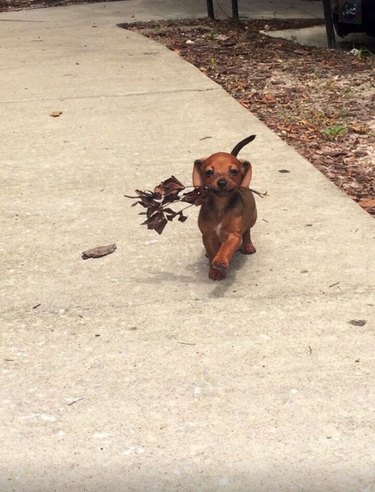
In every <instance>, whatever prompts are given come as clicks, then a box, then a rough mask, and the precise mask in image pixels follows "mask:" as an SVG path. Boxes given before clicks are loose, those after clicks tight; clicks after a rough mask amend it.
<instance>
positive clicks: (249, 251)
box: [241, 243, 257, 255]
mask: <svg viewBox="0 0 375 492" xmlns="http://www.w3.org/2000/svg"><path fill="white" fill-rule="evenodd" d="M256 251H257V250H256V249H255V246H254V244H253V243H247V244H244V245H242V247H241V253H242V254H243V255H253V254H254V253H256Z"/></svg>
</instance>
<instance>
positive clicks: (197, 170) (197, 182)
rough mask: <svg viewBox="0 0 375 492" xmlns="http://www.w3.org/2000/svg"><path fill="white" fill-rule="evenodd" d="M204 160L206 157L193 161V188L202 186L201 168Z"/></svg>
mask: <svg viewBox="0 0 375 492" xmlns="http://www.w3.org/2000/svg"><path fill="white" fill-rule="evenodd" d="M205 160H206V157H202V158H201V159H196V160H195V161H194V168H193V186H203V178H202V166H203V163H204V161H205Z"/></svg>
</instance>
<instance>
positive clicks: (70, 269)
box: [0, 1, 375, 492]
mask: <svg viewBox="0 0 375 492" xmlns="http://www.w3.org/2000/svg"><path fill="white" fill-rule="evenodd" d="M181 3H182V2H180V3H177V4H176V6H178V5H181ZM305 3H306V4H307V3H309V4H315V3H316V2H305ZM136 5H139V6H142V9H143V14H142V16H144V17H142V16H141V15H139V17H138V11H135V10H134V6H136ZM146 6H147V4H146V3H145V2H132V1H125V2H119V3H113V4H109V3H108V4H91V5H84V6H77V7H67V8H56V9H45V10H33V11H25V12H16V13H13V14H10V13H7V14H1V15H0V26H1V32H0V60H1V73H2V76H1V79H0V108H1V121H2V123H1V130H0V133H1V142H2V152H1V155H2V159H1V161H2V162H1V168H0V169H1V175H0V179H1V193H0V227H1V237H0V253H1V266H0V271H1V274H0V282H1V284H0V293H1V300H2V302H1V312H0V322H1V331H0V336H1V345H0V351H1V354H0V395H1V399H0V441H1V447H2V452H1V457H0V469H1V474H0V490H1V491H2V492H5V491H6V492H8V491H16V492H24V491H27V492H41V491H43V492H44V491H49V492H50V491H59V492H60V491H66V490H69V491H77V492H78V491H90V492H91V491H92V492H94V491H110V492H112V491H127V490H134V491H149V490H163V491H164V490H165V491H169V490H179V491H196V490H202V491H216V490H230V491H267V492H268V491H279V490H281V491H308V492H311V491H316V492H318V491H319V492H321V491H327V492H328V491H340V492H342V491H367V492H369V491H374V490H375V471H374V470H375V453H374V444H375V442H374V441H375V439H374V408H375V397H374V369H375V363H374V327H375V323H374V311H375V308H374V305H375V295H374V278H375V265H374V257H375V249H374V237H375V229H374V222H373V219H372V218H371V217H370V216H369V215H367V214H366V213H365V212H364V211H363V210H362V209H361V208H360V207H359V206H357V205H356V204H355V203H354V202H353V201H351V200H350V199H349V198H348V197H347V196H345V195H344V194H343V193H341V192H340V191H339V190H338V189H337V188H335V187H334V185H332V184H331V183H330V182H329V181H328V180H327V179H326V178H324V176H322V175H321V174H320V173H319V172H318V171H316V170H315V169H314V168H313V167H312V166H311V165H310V164H309V163H308V162H307V161H306V160H304V159H303V158H302V157H301V156H300V155H299V154H297V153H296V152H295V151H294V150H292V149H291V148H290V147H288V146H287V145H286V144H285V143H284V142H282V141H281V140H280V139H279V138H278V137H277V136H276V135H275V134H274V133H273V132H272V131H270V130H269V129H268V128H267V127H265V126H264V125H263V124H262V123H260V122H259V121H258V120H257V119H256V118H255V117H254V116H252V115H251V114H250V113H249V112H248V111H246V110H245V109H244V108H242V107H241V106H240V105H239V104H237V103H236V102H235V101H234V100H233V99H232V98H231V97H230V96H229V95H228V94H226V93H225V92H224V91H223V90H222V89H221V88H220V87H218V86H217V85H215V84H214V83H213V82H212V81H210V80H209V79H207V78H206V77H205V76H204V75H202V74H201V73H200V72H199V71H198V70H197V69H195V68H194V67H192V66H190V65H189V64H187V63H186V62H184V61H183V60H182V59H181V58H179V57H178V56H177V55H176V54H175V53H172V52H170V51H168V50H167V49H166V48H164V47H162V46H160V45H158V44H156V43H154V42H152V41H150V40H147V39H145V38H143V37H141V36H139V35H137V34H135V33H133V32H127V31H125V30H122V29H120V28H118V27H117V26H116V25H117V24H118V23H121V22H125V21H127V20H130V19H131V18H132V16H133V15H136V17H137V18H150V17H155V18H159V16H162V15H165V10H163V9H162V8H161V7H160V13H158V12H157V9H156V3H155V2H154V3H150V8H149V11H147V8H146ZM176 8H177V7H176ZM178 13H180V11H178ZM193 13H194V12H193V11H192V12H191V15H193ZM53 111H61V112H62V114H61V115H60V116H59V117H57V118H53V117H51V116H50V114H51V113H52V112H53ZM251 133H256V134H257V139H256V140H255V142H254V143H252V144H251V145H250V146H249V147H247V148H246V149H244V151H243V153H242V156H244V157H247V158H249V159H250V160H251V161H252V163H253V167H254V178H253V186H254V187H255V188H256V189H258V190H260V191H267V197H265V198H263V199H258V200H257V202H258V208H259V221H258V224H257V225H256V227H255V228H254V233H253V238H254V242H255V245H256V247H257V249H258V252H257V253H256V255H254V256H252V257H248V258H244V257H238V258H236V260H235V262H234V265H233V267H232V269H231V271H230V274H229V277H228V279H227V280H225V281H223V282H220V283H214V282H212V281H210V280H209V279H208V278H207V272H208V268H207V264H206V259H205V257H204V253H203V248H202V245H201V239H200V235H199V232H198V229H197V226H196V217H197V213H198V210H197V209H191V211H190V214H189V220H188V221H187V222H185V223H184V224H181V223H178V222H177V223H172V224H170V225H168V226H167V229H166V230H165V232H164V233H163V235H162V236H158V235H157V234H156V233H154V232H152V231H147V230H146V229H144V228H143V227H141V226H140V225H139V224H140V221H141V218H140V217H139V216H138V215H137V209H134V208H131V207H130V203H129V201H128V200H126V199H125V198H124V197H123V194H124V193H132V191H133V190H134V189H135V188H150V187H152V186H154V185H155V184H157V183H158V182H160V180H161V179H165V178H167V177H169V176H170V175H171V174H174V175H176V176H177V177H178V178H179V179H180V180H181V181H183V182H184V183H187V184H189V183H190V180H191V177H190V176H191V170H192V163H193V160H194V159H195V158H196V157H199V156H202V155H205V154H208V153H211V152H213V151H217V150H224V151H229V150H230V149H231V148H232V147H233V145H234V144H235V143H237V142H238V141H239V140H241V139H242V138H244V137H245V136H247V135H248V134H251ZM206 137H210V138H206ZM280 170H288V171H289V172H288V173H280ZM113 242H115V243H117V251H116V252H115V253H114V254H112V255H110V256H107V257H105V258H102V259H97V260H87V261H83V260H82V259H81V252H82V251H83V250H85V249H88V248H90V247H94V246H98V245H102V244H110V243H113Z"/></svg>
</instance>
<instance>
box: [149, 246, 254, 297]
mask: <svg viewBox="0 0 375 492" xmlns="http://www.w3.org/2000/svg"><path fill="white" fill-rule="evenodd" d="M246 256H247V255H243V254H241V253H240V252H237V253H236V254H235V255H234V257H233V260H232V262H231V265H230V267H229V269H228V276H227V277H226V278H225V279H223V280H220V281H213V280H211V279H209V278H208V270H209V262H208V260H207V257H206V255H205V254H204V252H202V255H201V256H200V257H199V258H197V260H196V261H195V262H194V263H190V264H188V265H186V266H185V272H186V270H187V271H188V273H185V274H183V273H181V274H178V273H176V270H174V271H164V272H156V273H153V274H152V275H150V276H148V277H147V278H146V279H144V281H146V282H147V283H149V284H158V285H160V284H163V283H164V282H178V283H182V284H194V285H195V286H196V285H198V284H203V285H206V286H212V287H213V289H212V291H211V292H210V293H209V294H208V297H210V298H221V297H225V295H226V293H227V292H228V290H230V289H231V288H232V286H233V284H234V283H235V281H236V274H237V272H238V271H240V270H241V269H242V267H243V266H244V264H245V263H246V261H248V259H249V258H246Z"/></svg>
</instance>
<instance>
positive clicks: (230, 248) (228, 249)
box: [211, 232, 242, 270]
mask: <svg viewBox="0 0 375 492" xmlns="http://www.w3.org/2000/svg"><path fill="white" fill-rule="evenodd" d="M241 243H242V236H241V234H239V233H237V232H231V233H229V234H228V237H227V239H226V241H225V242H224V243H222V245H221V246H220V248H219V251H218V252H217V254H216V256H215V257H214V259H213V260H212V261H211V266H212V268H214V269H216V270H225V269H227V268H228V266H229V263H230V260H231V259H232V256H233V255H234V253H235V252H236V251H237V250H238V249H239V247H240V246H241Z"/></svg>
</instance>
